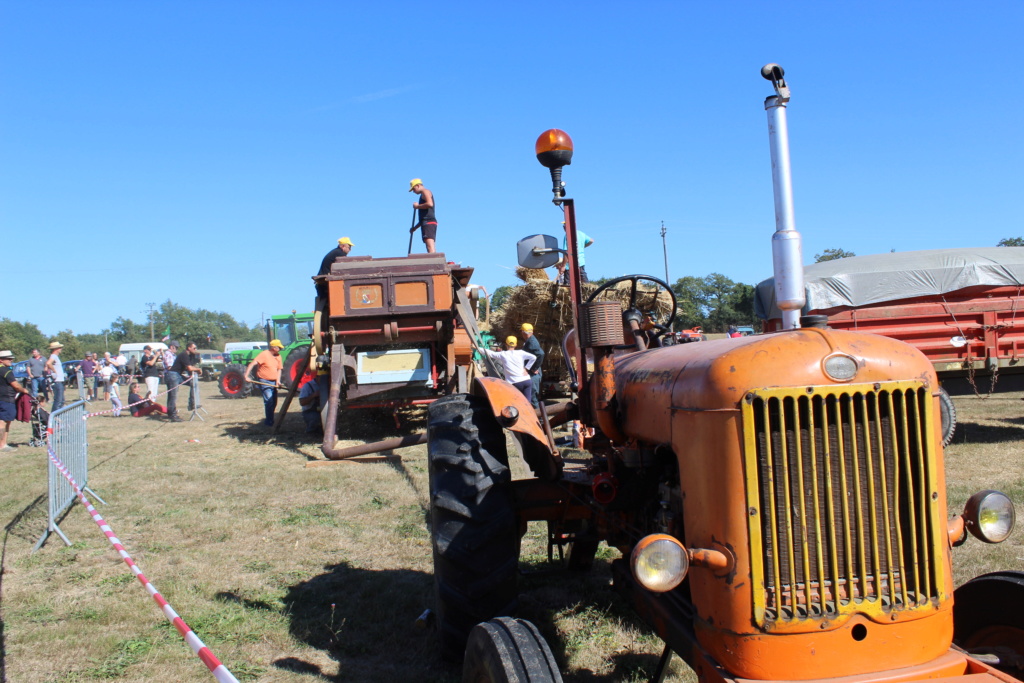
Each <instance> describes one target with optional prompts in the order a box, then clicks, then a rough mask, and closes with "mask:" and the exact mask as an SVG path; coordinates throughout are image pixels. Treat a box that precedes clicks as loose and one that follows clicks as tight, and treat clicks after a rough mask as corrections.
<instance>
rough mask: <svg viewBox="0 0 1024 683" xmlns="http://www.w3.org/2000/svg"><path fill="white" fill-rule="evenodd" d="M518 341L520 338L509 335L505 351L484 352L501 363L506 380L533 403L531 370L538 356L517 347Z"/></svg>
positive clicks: (506, 339)
mask: <svg viewBox="0 0 1024 683" xmlns="http://www.w3.org/2000/svg"><path fill="white" fill-rule="evenodd" d="M518 343H519V340H518V339H516V338H515V337H513V336H512V335H509V336H508V337H505V350H504V351H491V350H490V349H484V353H486V354H487V355H488V356H489V357H490V358H493V359H494V360H496V361H498V362H499V363H501V367H502V368H503V369H504V370H505V381H506V382H508V383H509V384H511V385H512V386H514V387H515V388H516V389H518V390H519V391H521V392H523V396H525V397H526V400H527V401H530V402H531V403H532V402H533V380H532V379H530V372H529V371H530V368H531V367H533V366H534V364H535V363H536V362H537V356H535V355H533V354H532V353H529V352H527V351H523V350H522V349H517V348H516V345H517V344H518Z"/></svg>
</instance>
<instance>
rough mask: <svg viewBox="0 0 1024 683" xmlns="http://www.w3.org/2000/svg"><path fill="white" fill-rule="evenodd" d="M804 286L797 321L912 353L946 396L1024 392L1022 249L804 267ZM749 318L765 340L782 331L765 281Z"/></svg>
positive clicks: (841, 261)
mask: <svg viewBox="0 0 1024 683" xmlns="http://www.w3.org/2000/svg"><path fill="white" fill-rule="evenodd" d="M804 285H805V290H806V295H807V303H806V304H805V306H804V308H803V315H823V316H828V325H829V327H832V328H836V329H844V330H858V331H860V332H871V333H874V334H879V335H882V336H886V337H892V338H894V339H899V340H901V341H905V342H907V343H908V344H911V345H912V346H914V347H916V348H917V349H919V350H920V351H921V352H922V353H924V355H925V356H927V357H928V359H929V360H930V361H931V362H932V365H933V366H934V367H935V370H936V371H937V373H938V375H939V379H940V380H942V384H943V389H944V390H945V391H946V392H947V393H950V394H961V393H974V392H977V393H982V394H985V393H990V392H992V391H995V390H1003V391H1007V390H1020V389H1021V388H1024V247H987V248H976V249H934V250H928V251H914V252H901V253H891V254H877V255H871V256H854V257H850V258H844V259H836V260H834V261H825V262H822V263H815V264H813V265H809V266H807V267H806V268H805V269H804ZM755 308H756V309H757V314H758V316H759V317H761V318H762V319H764V320H765V331H766V332H772V331H776V330H778V329H780V328H781V324H782V314H781V311H779V310H778V308H777V307H776V306H775V294H774V281H773V280H771V279H769V280H765V281H764V282H761V283H760V284H759V285H758V286H757V295H756V299H755ZM946 402H947V403H948V404H949V405H948V407H949V408H950V409H952V403H951V402H948V401H946ZM943 417H944V418H946V417H947V416H946V415H944V416H943ZM950 422H951V424H950V425H949V427H950V428H949V435H950V436H951V435H952V427H953V425H955V418H952V419H951V420H950Z"/></svg>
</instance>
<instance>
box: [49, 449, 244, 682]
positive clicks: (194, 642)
mask: <svg viewBox="0 0 1024 683" xmlns="http://www.w3.org/2000/svg"><path fill="white" fill-rule="evenodd" d="M46 452H47V454H48V455H49V456H50V461H51V462H52V463H53V464H54V466H56V468H57V470H58V471H59V472H60V473H61V474H63V475H64V478H65V479H67V480H68V482H69V483H70V484H71V487H72V488H73V489H74V490H75V493H76V494H78V500H80V501H81V503H82V505H84V506H85V509H86V510H88V511H89V514H90V515H92V521H94V522H96V525H97V526H98V527H99V528H100V531H102V532H103V535H104V536H106V537H107V540H108V541H110V544H111V545H112V546H114V549H115V550H117V552H118V554H119V555H120V556H121V559H123V560H124V563H125V564H126V565H128V567H129V569H131V570H132V573H133V574H135V578H136V579H138V580H139V583H141V584H142V586H143V588H145V589H146V592H147V593H149V594H150V595H151V596H152V597H153V600H154V601H156V604H157V605H159V606H160V611H161V612H163V613H164V616H165V617H167V621H169V622H171V624H172V625H173V626H174V628H176V629H178V633H180V634H181V637H182V638H184V639H185V642H186V643H188V646H189V647H190V648H192V652H194V653H195V654H196V656H197V657H199V659H200V660H202V662H203V664H205V665H206V666H207V668H208V669H209V670H210V673H212V674H213V677H214V678H215V679H217V680H218V681H220V682H221V683H238V679H237V678H235V676H234V675H233V674H232V673H231V672H230V671H228V669H227V667H226V666H224V665H223V664H221V663H220V660H219V659H217V657H216V656H215V655H214V654H213V652H211V651H210V648H208V647H206V645H205V644H203V641H202V640H200V639H199V636H197V635H196V634H195V632H194V631H193V630H192V629H191V628H189V626H188V624H186V623H185V620H184V619H182V618H181V617H180V616H178V613H177V612H175V611H174V608H172V607H171V605H170V603H168V602H167V601H166V600H164V596H162V595H160V592H159V591H158V590H157V589H156V586H154V585H153V584H152V583H150V582H149V579H147V578H146V575H145V574H143V573H142V569H141V568H140V567H139V565H137V564H135V561H134V560H133V559H132V558H131V555H129V554H128V551H126V550H125V549H124V546H122V545H121V541H120V539H118V538H117V536H115V535H114V531H113V529H111V528H110V525H108V524H107V523H106V522H105V521H104V520H103V517H101V516H100V513H99V512H98V511H97V510H96V508H94V507H93V505H92V503H90V502H89V499H88V498H86V497H85V494H84V493H82V489H81V488H79V486H78V483H77V482H76V481H75V480H74V478H73V477H72V476H71V473H70V472H68V469H67V467H65V466H64V463H63V462H61V461H60V458H58V457H57V454H56V453H54V452H53V450H52V449H51V448H50V447H49V446H47V447H46Z"/></svg>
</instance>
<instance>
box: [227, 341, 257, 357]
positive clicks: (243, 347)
mask: <svg viewBox="0 0 1024 683" xmlns="http://www.w3.org/2000/svg"><path fill="white" fill-rule="evenodd" d="M266 348H267V342H265V341H247V342H228V343H227V344H225V345H224V355H225V356H227V355H230V354H231V352H232V351H248V350H249V349H259V350H260V351H263V350H264V349H266Z"/></svg>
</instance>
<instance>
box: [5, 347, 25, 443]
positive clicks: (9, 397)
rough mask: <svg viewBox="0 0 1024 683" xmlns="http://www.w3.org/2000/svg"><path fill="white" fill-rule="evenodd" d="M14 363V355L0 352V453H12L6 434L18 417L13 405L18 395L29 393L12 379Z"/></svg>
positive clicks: (16, 409) (15, 407)
mask: <svg viewBox="0 0 1024 683" xmlns="http://www.w3.org/2000/svg"><path fill="white" fill-rule="evenodd" d="M12 363H14V354H13V353H11V352H10V351H0V422H2V423H3V426H2V427H0V451H3V452H7V451H13V450H14V447H13V446H8V445H7V434H8V433H9V432H10V431H11V422H13V421H14V420H15V419H16V418H17V417H18V408H17V406H16V405H15V404H14V401H15V399H16V398H18V394H28V393H29V391H28V389H26V388H25V387H23V386H21V384H19V383H18V380H16V379H14V370H13V369H11V364H12Z"/></svg>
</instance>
